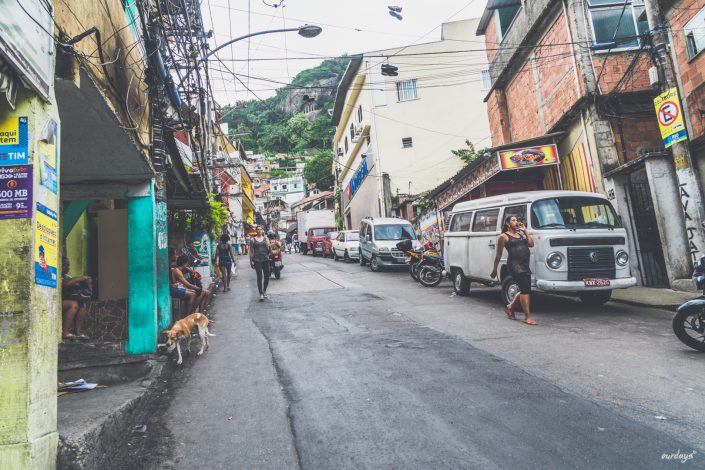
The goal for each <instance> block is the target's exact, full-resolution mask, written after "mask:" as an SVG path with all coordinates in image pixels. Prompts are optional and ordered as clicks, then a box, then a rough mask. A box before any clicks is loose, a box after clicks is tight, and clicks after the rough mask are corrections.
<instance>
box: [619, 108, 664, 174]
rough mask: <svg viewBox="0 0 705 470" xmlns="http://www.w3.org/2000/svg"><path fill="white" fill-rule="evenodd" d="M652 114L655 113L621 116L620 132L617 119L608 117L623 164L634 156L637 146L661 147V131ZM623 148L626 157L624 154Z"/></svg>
mask: <svg viewBox="0 0 705 470" xmlns="http://www.w3.org/2000/svg"><path fill="white" fill-rule="evenodd" d="M654 116H655V114H653V115H652V114H649V115H643V116H637V115H633V116H625V117H623V118H622V123H621V124H622V128H621V132H620V127H619V119H618V118H610V123H611V124H612V134H613V135H614V140H615V144H616V146H617V153H618V154H619V161H620V163H622V164H624V163H626V162H628V161H631V160H633V159H634V158H636V156H637V154H636V151H637V149H638V148H639V147H642V148H660V149H663V140H661V131H660V130H659V127H658V122H657V121H656V119H655V117H654ZM625 150H626V158H625V156H624V151H625Z"/></svg>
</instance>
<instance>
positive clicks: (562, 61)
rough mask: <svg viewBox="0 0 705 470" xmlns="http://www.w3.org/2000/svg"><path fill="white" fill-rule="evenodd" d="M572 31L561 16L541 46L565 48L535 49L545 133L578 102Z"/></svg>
mask: <svg viewBox="0 0 705 470" xmlns="http://www.w3.org/2000/svg"><path fill="white" fill-rule="evenodd" d="M569 42H570V31H569V30H568V24H567V22H566V19H565V16H564V14H563V13H561V14H560V15H559V16H558V18H556V20H555V21H554V22H553V24H552V25H551V26H550V27H549V28H548V31H547V32H546V34H545V35H544V37H543V38H542V39H541V44H547V45H548V44H551V45H552V44H565V45H559V46H550V47H539V48H536V50H535V52H534V55H535V58H536V67H537V69H538V72H539V82H540V86H541V102H542V103H543V115H544V122H545V124H546V129H547V130H549V129H551V127H553V125H555V124H556V123H557V122H558V120H559V119H560V118H561V117H563V115H564V114H565V113H566V112H568V111H569V110H570V108H571V107H572V106H573V105H574V104H575V102H576V101H577V100H578V90H577V88H576V87H577V84H576V70H575V66H574V58H573V53H574V52H573V48H572V46H571V45H570V44H566V43H569Z"/></svg>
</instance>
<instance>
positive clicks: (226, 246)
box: [215, 234, 235, 292]
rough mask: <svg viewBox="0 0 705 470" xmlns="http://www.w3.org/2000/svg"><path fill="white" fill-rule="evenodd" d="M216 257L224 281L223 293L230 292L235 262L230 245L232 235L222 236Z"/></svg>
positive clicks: (216, 249) (216, 250)
mask: <svg viewBox="0 0 705 470" xmlns="http://www.w3.org/2000/svg"><path fill="white" fill-rule="evenodd" d="M215 257H216V258H217V260H216V261H217V262H218V267H219V268H220V275H221V277H222V279H223V292H226V291H229V290H230V279H231V277H232V268H233V263H234V262H235V252H234V250H233V247H232V245H231V244H230V235H227V234H224V235H221V236H220V243H218V246H217V247H216V248H215Z"/></svg>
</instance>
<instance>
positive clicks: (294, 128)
mask: <svg viewBox="0 0 705 470" xmlns="http://www.w3.org/2000/svg"><path fill="white" fill-rule="evenodd" d="M310 125H311V123H310V122H309V120H308V119H307V118H306V115H305V114H304V113H296V114H294V115H293V116H291V117H290V118H289V120H288V121H286V128H287V130H288V131H289V142H290V143H291V147H293V148H291V150H293V152H294V153H300V152H302V151H303V150H304V149H305V148H306V147H307V145H308V142H309V136H310V132H309V127H310Z"/></svg>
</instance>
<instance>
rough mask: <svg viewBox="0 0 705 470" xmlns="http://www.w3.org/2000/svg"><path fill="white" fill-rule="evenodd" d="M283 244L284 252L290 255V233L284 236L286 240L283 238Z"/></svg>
mask: <svg viewBox="0 0 705 470" xmlns="http://www.w3.org/2000/svg"><path fill="white" fill-rule="evenodd" d="M284 242H285V243H286V252H287V253H291V247H292V243H293V241H292V238H291V234H290V233H287V234H286V238H284Z"/></svg>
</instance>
